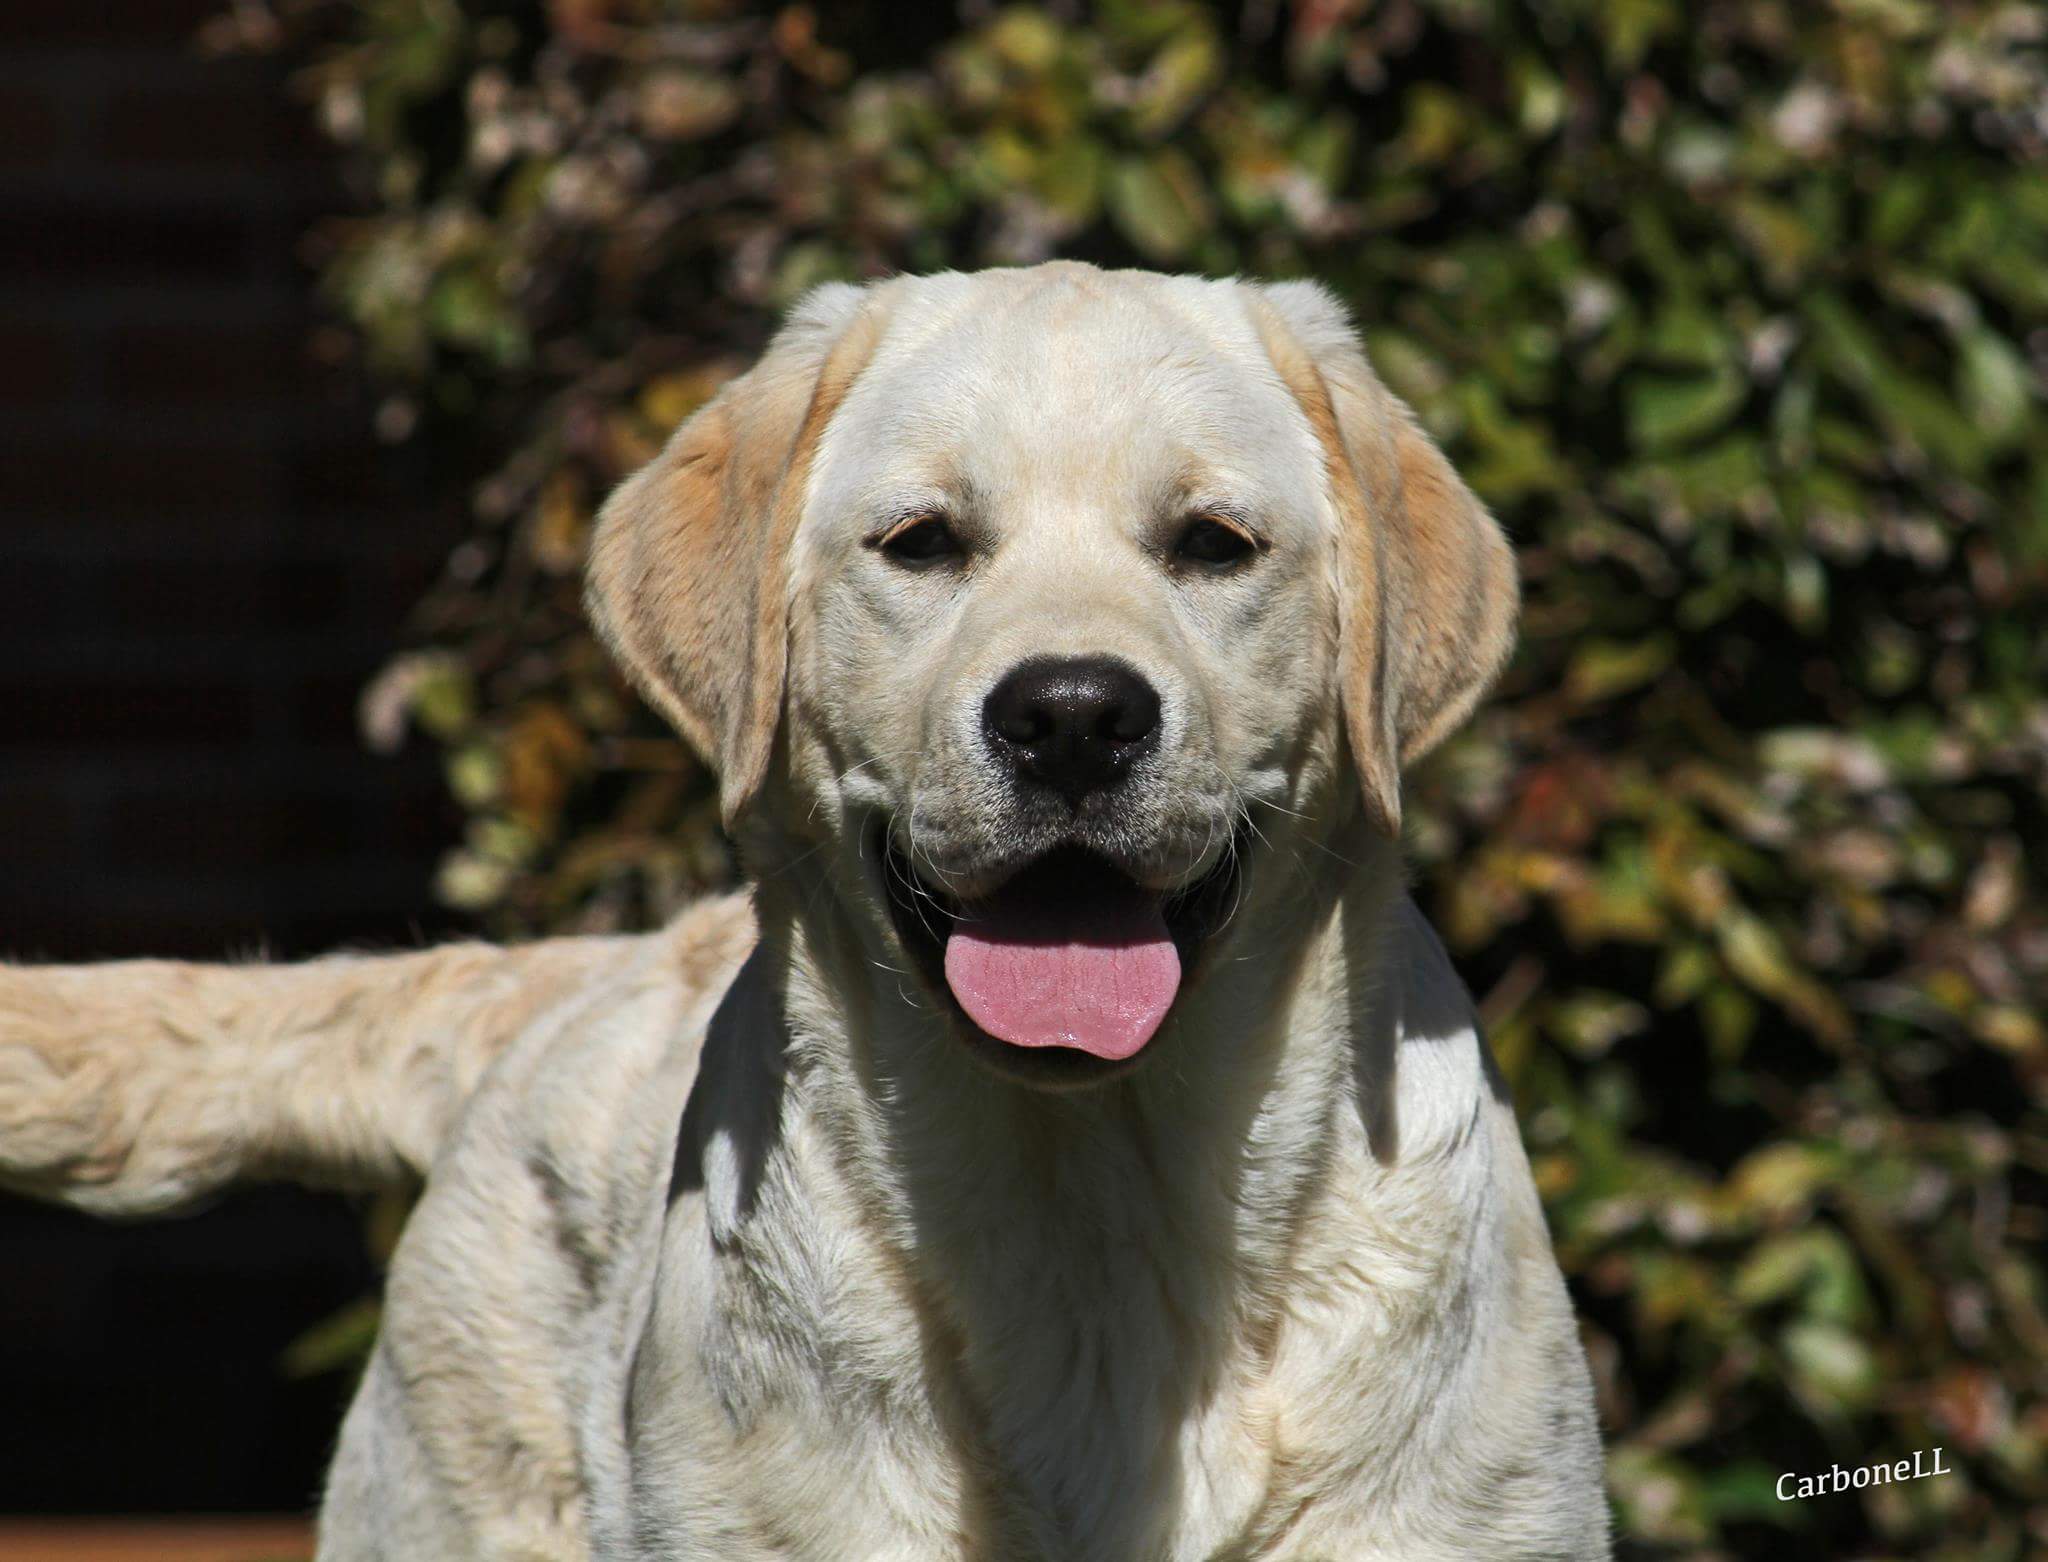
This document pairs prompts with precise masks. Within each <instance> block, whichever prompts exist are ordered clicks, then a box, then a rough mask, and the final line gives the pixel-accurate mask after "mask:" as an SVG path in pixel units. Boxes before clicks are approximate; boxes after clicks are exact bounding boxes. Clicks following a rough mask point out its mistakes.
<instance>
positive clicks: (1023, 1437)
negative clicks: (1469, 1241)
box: [628, 1180, 1357, 1562]
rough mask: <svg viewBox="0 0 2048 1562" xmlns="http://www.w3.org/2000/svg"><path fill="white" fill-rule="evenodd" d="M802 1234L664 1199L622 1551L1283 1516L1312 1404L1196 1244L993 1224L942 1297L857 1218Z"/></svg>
mask: <svg viewBox="0 0 2048 1562" xmlns="http://www.w3.org/2000/svg"><path fill="white" fill-rule="evenodd" d="M776 1196H777V1191H776V1189H775V1187H774V1186H773V1183H772V1180H771V1183H770V1185H769V1186H768V1187H766V1188H765V1189H764V1190H763V1193H762V1198H763V1199H764V1200H766V1201H769V1202H771V1203H772V1201H773V1200H774V1198H775V1197H776ZM812 1196H815V1190H813V1194H812ZM815 1229H816V1230H817V1231H818V1232H820V1233H823V1232H825V1231H830V1232H831V1236H830V1238H829V1240H828V1239H826V1238H825V1237H824V1236H823V1235H819V1236H818V1237H817V1238H816V1239H815V1240H792V1239H791V1228H790V1227H789V1226H788V1225H787V1224H784V1225H782V1226H781V1227H780V1230H779V1235H778V1239H777V1240H776V1241H775V1242H774V1243H772V1244H765V1245H761V1246H753V1245H751V1244H750V1243H749V1241H748V1240H747V1235H746V1233H744V1232H742V1233H738V1234H737V1235H736V1236H732V1237H728V1238H726V1239H724V1240H722V1241H719V1242H714V1241H713V1240H712V1237H711V1232H710V1230H709V1228H708V1226H707V1223H706V1222H705V1220H704V1218H703V1216H702V1215H701V1213H699V1212H695V1211H691V1210H689V1209H684V1208H678V1209H675V1210H672V1212H671V1221H670V1227H669V1230H668V1232H667V1235H666V1239H665V1247H666V1249H667V1251H666V1252H665V1255H664V1281H663V1283H662V1285H661V1286H660V1288H659V1291H658V1295H657V1298H656V1301H655V1306H654V1311H653V1314H652V1315H651V1317H650V1318H649V1321H648V1326H647V1330H646V1333H645V1336H644V1338H643V1340H642V1343H641V1347H640V1351H639V1356H638V1360H637V1362H636V1367H635V1373H634V1381H633V1390H632V1411H631V1414H630V1418H629V1427H628V1436H629V1447H628V1458H629V1462H630V1465H631V1469H632V1480H631V1488H632V1496H631V1505H632V1510H633V1517H632V1521H631V1528H632V1530H633V1532H634V1537H635V1538H634V1545H633V1548H632V1550H631V1552H630V1554H633V1555H640V1556H650V1557H664V1558H668V1557H677V1558H680V1557H691V1558H694V1557H713V1556H715V1557H719V1558H731V1559H734V1562H746V1559H749V1558H754V1557H760V1558H767V1557H775V1558H778V1559H796V1558H820V1559H823V1558H840V1557H845V1558H852V1557H874V1556H884V1555H886V1556H890V1557H892V1558H894V1557H900V1558H903V1559H905V1562H919V1559H925V1558H929V1559H932V1562H938V1559H941V1558H943V1559H946V1562H964V1559H968V1558H973V1559H976V1562H1002V1559H1008V1558H1018V1559H1022V1558H1038V1557H1045V1556H1058V1557H1061V1558H1070V1559H1073V1562H1087V1559H1093V1558H1101V1559H1103V1562H1109V1559H1121V1558H1129V1557H1154V1558H1161V1559H1168V1558H1172V1559H1179V1558H1189V1559H1193V1558H1206V1557H1212V1556H1216V1555H1219V1554H1230V1555H1239V1554H1246V1555H1250V1554H1259V1553H1258V1552H1257V1551H1254V1552H1243V1551H1242V1549H1241V1548H1242V1546H1243V1544H1244V1542H1245V1541H1246V1539H1247V1538H1249V1537H1255V1536H1259V1535H1261V1534H1262V1533H1263V1534H1272V1533H1274V1532H1275V1531H1276V1530H1277V1528H1278V1526H1279V1524H1280V1522H1281V1519H1280V1517H1279V1516H1280V1515H1283V1514H1284V1511H1285V1509H1286V1506H1287V1504H1288V1502H1289V1500H1290V1496H1291V1494H1292V1493H1293V1492H1294V1491H1295V1489H1296V1487H1297V1485H1298V1483H1297V1481H1296V1480H1295V1476H1294V1472H1292V1471H1291V1470H1290V1469H1288V1468H1287V1467H1286V1466H1287V1458H1286V1450H1287V1448H1288V1447H1289V1446H1290V1445H1294V1444H1296V1443H1297V1442H1298V1439H1299V1438H1300V1436H1301V1435H1302V1433H1303V1432H1304V1431H1305V1430H1307V1428H1305V1427H1304V1425H1303V1424H1302V1423H1303V1406H1302V1402H1301V1401H1300V1399H1299V1398H1298V1397H1293V1396H1289V1397H1290V1398H1292V1400H1293V1402H1292V1403H1291V1404H1288V1405H1287V1408H1286V1411H1285V1413H1284V1414H1283V1413H1282V1411H1281V1408H1280V1407H1281V1405H1282V1403H1283V1401H1282V1397H1281V1396H1279V1395H1277V1394H1276V1393H1275V1390H1274V1385H1273V1383H1272V1381H1271V1375H1270V1366H1271V1363H1270V1360H1269V1359H1263V1358H1266V1357H1269V1356H1270V1352H1271V1349H1272V1347H1273V1343H1274V1338H1275V1336H1274V1332H1273V1331H1272V1330H1271V1329H1261V1328H1258V1327H1252V1326H1250V1325H1249V1323H1248V1322H1247V1321H1246V1320H1243V1319H1241V1318H1233V1317H1232V1315H1231V1309H1232V1308H1233V1307H1234V1306H1235V1305H1237V1304H1236V1303H1235V1302H1233V1301H1232V1300H1230V1299H1229V1298H1228V1297H1227V1296H1226V1295H1225V1294H1224V1292H1223V1290H1221V1289H1218V1288H1217V1287H1216V1286H1215V1284H1214V1280H1215V1275H1216V1270H1215V1266H1214V1265H1213V1263H1190V1264H1189V1265H1188V1266H1187V1269H1186V1271H1185V1272H1176V1270H1175V1267H1174V1266H1173V1265H1172V1264H1171V1263H1168V1262H1163V1261H1162V1259H1161V1257H1160V1254H1159V1253H1158V1252H1157V1251H1156V1250H1154V1249H1153V1247H1152V1245H1151V1244H1145V1243H1136V1242H1129V1241H1097V1242H1093V1243H1091V1242H1089V1241H1086V1240H1084V1239H1083V1238H1082V1237H1081V1235H1080V1234H1079V1233H1074V1234H1072V1239H1071V1240H1070V1241H1068V1242H1066V1243H1064V1244H1054V1243H1049V1242H1047V1241H1043V1240H1041V1241H1037V1242H1029V1243H1026V1242H1017V1241H1007V1242H1006V1241H1004V1240H1003V1239H1002V1236H1001V1234H1000V1233H996V1232H992V1233H991V1234H990V1247H989V1251H988V1252H986V1253H984V1254H982V1255H979V1257H974V1256H971V1255H961V1262H960V1264H959V1265H958V1271H959V1272H960V1273H963V1274H972V1275H974V1276H975V1277H976V1280H975V1285H974V1287H973V1289H972V1291H971V1293H970V1294H953V1295H948V1296H934V1295H930V1294H920V1293H919V1290H918V1287H917V1286H916V1285H915V1284H914V1283H912V1282H911V1281H909V1280H908V1279H907V1278H906V1277H905V1276H904V1275H903V1274H901V1273H900V1272H899V1271H892V1269H891V1267H890V1265H889V1263H888V1261H887V1259H886V1258H885V1257H883V1256H882V1255H880V1254H878V1253H877V1252H876V1251H875V1250H874V1249H873V1248H871V1247H869V1246H868V1245H866V1244H865V1243H864V1242H863V1240H862V1239H861V1238H860V1237H859V1236H858V1235H854V1234H850V1228H849V1227H848V1226H846V1225H841V1224H838V1223H836V1222H821V1223H819V1224H818V1225H817V1226H816V1228H815ZM1012 1235H1013V1236H1014V1235H1015V1234H1014V1233H1013V1234H1012ZM1043 1235H1045V1234H1041V1236H1043ZM1005 1253H1008V1254H1010V1255H1011V1256H1012V1257H1011V1261H1010V1262H1009V1263H1005V1262H1004V1261H1003V1255H1004V1254H1005ZM1049 1253H1056V1254H1058V1255H1059V1256H1058V1258H1056V1259H1052V1260H1048V1258H1047V1255H1048V1254H1049ZM1336 1312H1337V1313H1338V1314H1340V1315H1344V1316H1346V1319H1347V1328H1346V1332H1347V1333H1355V1325H1356V1321H1357V1312H1356V1310H1355V1309H1351V1310H1349V1311H1348V1312H1347V1310H1345V1309H1341V1308H1340V1309H1337V1310H1336ZM963 1316H967V1317H972V1318H973V1319H974V1320H975V1324H974V1327H973V1328H972V1329H971V1330H969V1329H963V1328H962V1327H960V1323H959V1320H960V1319H961V1318H962V1317H963ZM1293 1332H1294V1333H1295V1334H1297V1335H1299V1334H1300V1332H1301V1325H1299V1324H1296V1325H1294V1326H1293ZM970 1339H971V1340H972V1341H973V1343H972V1344H970V1343H969V1340H970ZM1305 1343H1306V1342H1305V1341H1302V1340H1299V1339H1297V1341H1296V1343H1295V1346H1294V1347H1293V1351H1291V1353H1294V1352H1299V1353H1300V1354H1301V1355H1303V1356H1313V1355H1314V1354H1315V1353H1314V1351H1313V1349H1312V1348H1311V1349H1307V1350H1303V1349H1302V1347H1303V1345H1304V1344H1305ZM1330 1343H1331V1346H1332V1359H1338V1358H1340V1357H1341V1355H1342V1350H1341V1349H1340V1348H1339V1347H1343V1346H1345V1345H1347V1344H1353V1345H1355V1341H1345V1340H1337V1339H1333V1340H1332V1341H1331V1342H1330Z"/></svg>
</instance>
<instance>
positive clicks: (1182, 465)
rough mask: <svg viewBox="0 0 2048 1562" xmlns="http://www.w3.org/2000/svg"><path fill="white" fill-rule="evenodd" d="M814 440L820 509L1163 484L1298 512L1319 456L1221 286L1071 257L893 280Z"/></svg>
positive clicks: (1143, 491) (1313, 496)
mask: <svg viewBox="0 0 2048 1562" xmlns="http://www.w3.org/2000/svg"><path fill="white" fill-rule="evenodd" d="M896 287H897V289H898V291H897V295H896V297H895V298H894V300H893V301H892V307H891V310H890V313H889V319H888V326H887V329H886V331H885V333H884V335H883V337H882V340H881V342H880V344H879V345H878V346H877V348H876V350H875V352H874V356H873V358H872V359H871V360H870V361H869V363H868V364H867V366H866V367H865V369H864V370H863V371H862V373H861V375H860V377H859V379H858V381H857V382H856V383H855V385H854V386H853V388H852V390H851V391H850V392H849V393H848V395H847V397H846V400H845V402H844V403H843V404H842V406H841V407H840V408H839V410H838V412H837V413H836V414H835V416H834V418H833V420H832V424H831V426H830V427H829V428H828V429H827V431H826V433H825V436H824V438H823V439H822V441H821V442H820V445H819V449H818V454H817V462H816V467H815V469H814V474H813V475H814V487H813V493H814V494H815V495H817V496H819V497H820V498H822V499H824V500H825V501H826V503H825V505H824V506H823V508H825V509H828V510H835V511H836V510H842V509H844V508H847V507H851V508H855V509H858V508H860V507H861V506H862V505H864V504H871V503H888V502H893V501H894V500H895V499H896V498H897V497H898V496H899V495H900V494H901V493H902V492H903V491H905V490H911V491H915V490H921V489H929V490H930V491H931V492H932V495H933V497H934V498H937V497H940V496H941V495H944V494H949V493H959V492H962V491H967V492H972V493H974V494H976V495H978V496H980V497H981V498H982V500H983V501H984V502H989V503H993V504H996V505H998V506H1001V505H1003V504H1004V503H1006V502H1028V501H1029V500H1031V499H1032V498H1037V497H1049V496H1051V495H1053V494H1055V493H1059V492H1062V491H1064V492H1065V493H1067V494H1073V493H1076V492H1086V493H1088V494H1090V495H1091V496H1093V497H1094V498H1095V499H1097V500H1099V501H1102V502H1104V503H1108V504H1112V505H1113V504H1117V503H1120V502H1126V501H1132V500H1136V499H1139V498H1140V497H1141V496H1144V495H1148V494H1151V493H1155V492H1157V491H1159V490H1160V489H1162V488H1163V487H1165V486H1169V485H1175V484H1178V485H1181V486H1183V487H1186V488H1189V489H1190V490H1202V491H1205V492H1208V491H1212V490H1213V491H1214V492H1213V493H1212V494H1211V496H1212V497H1224V496H1225V495H1228V496H1229V497H1233V498H1239V499H1243V500H1246V501H1249V502H1253V503H1256V504H1259V505H1261V506H1262V507H1263V508H1267V509H1269V510H1271V511H1274V512H1276V513H1277V514H1279V515H1281V516H1283V517H1284V516H1285V515H1287V514H1289V513H1299V514H1304V515H1307V514H1313V513H1315V511H1316V509H1317V498H1318V495H1319V494H1320V493H1321V491H1322V490H1321V482H1322V476H1321V460H1320V456H1319V454H1318V447H1317V445H1316V441H1315V435H1314V431H1313V429H1312V428H1311V427H1310V426H1309V424H1308V422H1307V419H1306V417H1305V415H1304V414H1303V413H1302V411H1301V408H1300V406H1299V404H1298V403H1296V401H1295V400H1294V398H1293V397H1292V395H1291V394H1290V393H1289V392H1288V390H1287V388H1286V387H1285V385H1284V384H1282V383H1281V381H1280V379H1279V376H1278V374H1277V373H1276V372H1275V370H1274V368H1273V365H1272V362H1271V359H1270V358H1269V357H1268V355H1267V353H1266V351H1265V348H1264V347H1263V345H1262V344H1261V342H1260V340H1259V337H1258V335H1257V332H1256V331H1255V329H1254V328H1253V326H1252V323H1251V320H1250V317H1249V316H1248V314H1247V312H1246V310H1245V306H1244V302H1243V299H1242V298H1241V297H1240V296H1239V294H1238V291H1237V285H1236V284H1233V283H1229V282H1213V281H1204V280H1201V279H1197V278H1176V277H1163V276H1153V275H1149V274H1145V273H1103V272H1098V271H1094V270H1092V269H1091V268H1084V267H1068V266H1056V267H1042V268H1036V269H1034V270H1031V271H1021V272H996V273H980V274H976V275H973V276H961V275H957V274H956V275H949V276H944V277H931V278H915V279H905V281H903V282H901V283H898V284H896Z"/></svg>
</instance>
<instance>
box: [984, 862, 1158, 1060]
mask: <svg viewBox="0 0 2048 1562" xmlns="http://www.w3.org/2000/svg"><path fill="white" fill-rule="evenodd" d="M1076 887H1077V888H1081V889H1082V890H1083V893H1080V894H1077V895H1072V896H1071V898H1070V897H1069V896H1067V895H1060V894H1057V893H1054V894H1046V893H1044V892H1043V891H1044V890H1045V889H1049V888H1052V887H1051V886H1043V885H1039V886H1034V887H1030V888H1027V887H1022V886H1008V887H1005V888H1004V889H1003V890H1001V891H999V892H998V893H997V894H996V895H995V896H993V897H992V898H991V899H989V900H985V901H982V902H979V903H978V904H976V905H975V906H973V907H972V908H970V909H969V910H968V912H967V914H966V915H964V916H963V917H962V918H961V919H960V921H959V922H958V923H957V924H956V925H955V926H954V929H953V933H952V936H951V937H950V938H948V939H947V940H946V984H947V985H948V986H949V987H951V988H952V989H953V996H954V997H955V998H958V999H959V1000H960V1007H961V1008H963V1009H965V1010H966V1011H967V1014H968V1017H969V1018H970V1019H972V1020H973V1021H974V1023H975V1024H977V1025H979V1026H980V1027H981V1028H982V1029H983V1030H985V1031H987V1032H988V1033H989V1034H990V1035H991V1036H994V1037H995V1038H997V1039H998V1040H999V1041H1007V1042H1009V1043H1011V1044H1012V1045H1014V1046H1019V1047H1078V1048H1079V1049H1080V1050H1081V1051H1083V1052H1088V1053H1093V1054H1094V1055H1095V1056H1096V1057H1098V1058H1107V1059H1111V1060H1115V1059H1119V1058H1127V1057H1130V1056H1131V1055H1132V1054H1133V1053H1135V1052H1136V1051H1137V1050H1138V1049H1139V1048H1140V1047H1142V1046H1144V1045H1145V1043H1146V1042H1148V1041H1150V1040H1151V1039H1152V1033H1153V1032H1154V1031H1156V1030H1157V1029H1159V1022H1160V1021H1161V1020H1163V1019H1165V1018H1166V1011H1167V1009H1168V1008H1169V1007H1170V1006H1171V1005H1172V1003H1173V995H1174V993H1176V992H1177V991H1179V989H1180V954H1179V952H1178V951H1177V950H1176V949H1175V948H1174V947H1173V939H1172V937H1171V936H1170V935H1169V934H1168V933H1167V931H1166V918H1165V917H1164V916H1162V915H1161V914H1160V909H1159V902H1158V901H1157V900H1156V899H1154V898H1153V897H1152V896H1150V895H1147V894H1145V893H1144V892H1143V891H1142V890H1140V889H1138V888H1137V887H1136V886H1135V885H1128V884H1117V885H1106V884H1100V883H1098V882H1090V883H1087V884H1086V885H1085V886H1076Z"/></svg>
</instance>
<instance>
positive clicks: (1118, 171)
mask: <svg viewBox="0 0 2048 1562" xmlns="http://www.w3.org/2000/svg"><path fill="white" fill-rule="evenodd" d="M1198 185H1199V181H1198V178H1196V177H1191V171H1190V170H1188V169H1187V168H1186V164H1185V160H1184V159H1180V158H1177V157H1176V156H1175V155H1174V154H1172V153H1162V154H1159V155H1157V156H1154V157H1151V158H1146V159H1140V158H1135V157H1127V158H1124V159H1122V160H1121V161H1120V162H1118V163H1117V165H1116V167H1115V168H1114V170H1112V172H1111V174H1110V182H1109V210H1110V215H1111V216H1112V217H1113V218H1114V219H1115V221H1116V225H1117V227H1118V229H1119V230H1120V231H1121V232H1122V233H1123V235H1124V237H1125V238H1127V239H1129V240H1130V241H1131V243H1133V244H1134V245H1136V246H1137V247H1138V249H1139V250H1141V251H1142V252H1143V253H1144V254H1145V255H1146V256H1148V257H1149V258H1150V259H1152V260H1154V261H1158V262H1160V263H1162V264H1164V263H1167V262H1171V261H1175V260H1178V259H1180V258H1181V257H1182V256H1183V255H1185V254H1187V252H1188V251H1189V250H1190V249H1192V248H1193V247H1194V243H1195V240H1196V238H1197V237H1199V236H1200V234H1201V232H1202V229H1203V227H1204V225H1205V221H1204V219H1205V213H1204V212H1203V210H1202V208H1201V204H1200V201H1199V197H1198V195H1197V194H1196V193H1195V191H1196V189H1197V188H1198Z"/></svg>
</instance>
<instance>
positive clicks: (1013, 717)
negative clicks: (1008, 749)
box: [995, 703, 1052, 743]
mask: <svg viewBox="0 0 2048 1562" xmlns="http://www.w3.org/2000/svg"><path fill="white" fill-rule="evenodd" d="M1051 728H1052V720H1051V718H1050V717H1049V716H1048V715H1047V713H1046V711H1045V709H1044V707H1042V706H1038V705H1030V704H1014V703H1013V704H1009V705H1007V706H1005V707H1004V708H1002V709H1001V710H999V711H998V712H997V713H996V715H995V729H996V731H997V732H998V733H999V734H1001V735H1002V736H1003V737H1005V738H1008V739H1009V740H1010V741H1011V742H1012V743H1037V742H1039V741H1041V740H1042V739H1043V738H1044V737H1045V736H1046V735H1047V733H1048V732H1049V731H1050V730H1051Z"/></svg>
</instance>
